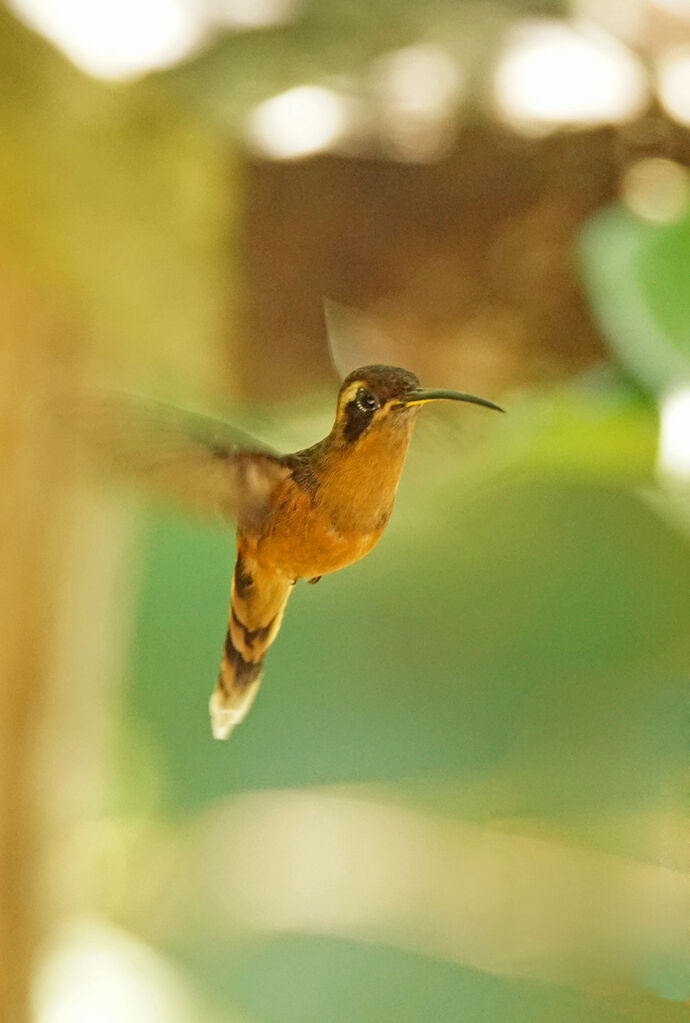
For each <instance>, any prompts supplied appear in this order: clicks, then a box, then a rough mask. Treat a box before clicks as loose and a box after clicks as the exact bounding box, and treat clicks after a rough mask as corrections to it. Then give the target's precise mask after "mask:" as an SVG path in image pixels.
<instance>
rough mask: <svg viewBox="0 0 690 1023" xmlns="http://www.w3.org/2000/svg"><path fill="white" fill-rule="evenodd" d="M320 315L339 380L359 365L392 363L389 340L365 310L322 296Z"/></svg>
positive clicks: (392, 354)
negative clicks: (321, 314)
mask: <svg viewBox="0 0 690 1023" xmlns="http://www.w3.org/2000/svg"><path fill="white" fill-rule="evenodd" d="M323 315H324V319H325V321H326V336H327V338H328V350H329V352H330V354H331V362H332V363H333V365H334V366H335V369H336V372H337V373H338V376H339V377H340V379H341V380H344V379H345V377H346V376H347V375H348V373H351V372H352V370H353V369H359V367H360V366H371V365H372V363H382V364H383V365H386V366H391V365H395V362H396V360H395V356H394V352H393V349H392V346H391V344H390V342H389V341H388V340H387V339H386V337H385V336H384V334H383V332H382V331H381V330H380V329H379V327H378V326H377V324H376V323H375V322H374V320H373V319H371V318H370V317H369V316H367V315H366V313H363V312H361V311H360V310H359V309H354V308H353V307H352V306H349V305H341V304H340V303H339V302H334V301H333V300H332V299H330V298H324V300H323Z"/></svg>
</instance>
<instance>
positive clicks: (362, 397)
mask: <svg viewBox="0 0 690 1023" xmlns="http://www.w3.org/2000/svg"><path fill="white" fill-rule="evenodd" d="M355 402H356V403H357V408H358V409H360V410H361V411H362V412H375V411H376V409H377V408H378V407H379V400H378V398H377V397H376V395H375V394H372V393H371V391H367V389H366V387H360V389H359V390H358V391H357V395H356V397H355Z"/></svg>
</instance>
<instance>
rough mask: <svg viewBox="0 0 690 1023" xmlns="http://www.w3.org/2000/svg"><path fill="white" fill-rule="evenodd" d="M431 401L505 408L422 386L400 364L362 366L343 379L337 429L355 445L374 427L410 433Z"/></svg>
mask: <svg viewBox="0 0 690 1023" xmlns="http://www.w3.org/2000/svg"><path fill="white" fill-rule="evenodd" d="M429 401H469V402H472V404H474V405H483V406H484V407H485V408H491V409H495V410H496V411H497V412H502V411H503V409H502V408H500V406H498V405H494V403H493V402H492V401H487V399H486V398H478V397H476V396H475V395H474V394H464V393H463V392H462V391H448V390H432V389H429V388H424V387H420V384H419V380H418V379H417V377H416V376H415V375H414V373H411V372H410V371H409V370H406V369H401V368H400V366H362V367H361V368H360V369H356V370H353V372H352V373H350V374H348V376H346V377H345V379H344V380H343V382H342V385H341V387H340V393H339V394H338V408H337V411H336V419H335V427H334V431H335V432H336V434H337V435H338V439H339V440H340V441H341V442H344V443H345V444H354V443H355V442H356V441H357V440H359V438H360V437H363V436H364V435H365V434H366V433H369V432H370V431H373V430H376V431H378V430H384V429H387V430H397V429H400V430H404V431H405V432H407V433H409V429H410V426H411V423H412V420H413V419H414V417H415V416H416V414H417V412H418V411H419V409H420V407H421V406H422V405H424V404H426V402H429Z"/></svg>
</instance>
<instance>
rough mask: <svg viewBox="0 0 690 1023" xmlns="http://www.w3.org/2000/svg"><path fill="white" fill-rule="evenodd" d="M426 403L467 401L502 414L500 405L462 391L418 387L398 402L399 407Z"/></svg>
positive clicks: (502, 410)
mask: <svg viewBox="0 0 690 1023" xmlns="http://www.w3.org/2000/svg"><path fill="white" fill-rule="evenodd" d="M427 401H469V402H471V403H472V404H473V405H483V406H484V408H492V409H495V411H496V412H504V411H505V410H504V409H502V408H501V406H500V405H495V404H494V403H493V401H489V400H488V398H478V397H477V395H476V394H465V393H464V392H463V391H445V390H431V389H430V388H426V387H419V388H417V390H415V391H410V392H409V393H408V394H407V395H406V396H405V398H404V399H403V400H402V401H401V402H400V405H402V406H405V407H407V406H408V405H424V404H425V403H426V402H427Z"/></svg>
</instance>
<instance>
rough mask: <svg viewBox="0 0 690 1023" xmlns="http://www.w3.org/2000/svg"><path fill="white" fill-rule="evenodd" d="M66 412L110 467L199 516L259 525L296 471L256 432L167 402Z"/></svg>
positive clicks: (90, 405) (131, 400)
mask: <svg viewBox="0 0 690 1023" xmlns="http://www.w3.org/2000/svg"><path fill="white" fill-rule="evenodd" d="M64 411H65V413H66V416H65V418H67V419H68V420H69V422H70V424H71V425H72V426H73V427H75V428H76V430H77V432H78V434H79V435H80V437H81V438H82V439H83V440H84V441H85V443H86V445H87V447H88V448H89V449H90V451H91V452H92V453H93V454H95V455H96V456H97V457H98V458H99V459H100V460H101V461H102V462H104V463H105V464H108V465H110V466H112V467H114V468H116V469H117V470H118V471H121V472H124V473H126V474H128V475H129V476H131V477H134V478H136V479H137V480H138V481H140V482H142V483H144V484H145V485H146V486H148V487H152V488H153V489H155V490H156V491H158V492H159V493H162V494H163V495H164V496H167V497H172V498H174V499H176V500H178V501H182V502H183V503H184V504H185V505H187V506H188V507H189V506H191V507H192V508H193V509H194V510H195V511H200V512H210V511H214V512H216V513H218V514H220V515H222V516H224V517H231V518H235V519H238V520H239V521H241V522H243V523H257V522H259V521H260V520H261V519H262V518H263V517H264V515H265V514H266V513H267V511H268V509H269V507H270V498H271V495H272V493H273V491H274V488H275V486H276V485H277V484H278V483H279V482H280V481H281V480H284V479H286V478H287V477H288V476H289V475H290V473H291V468H290V466H289V464H288V463H287V459H284V458H283V457H282V456H281V455H279V454H277V453H276V452H274V451H272V450H271V449H270V448H268V447H266V446H264V445H263V444H261V442H260V441H258V440H255V439H254V438H253V437H251V436H250V435H249V434H246V433H243V432H242V431H240V430H236V429H235V428H234V427H232V426H230V425H229V424H227V423H224V422H222V421H221V420H215V419H212V418H209V417H206V416H201V415H197V414H196V413H192V412H185V411H182V410H181V409H177V408H173V407H171V406H169V405H164V404H161V403H159V402H152V401H147V400H144V399H140V398H136V397H133V396H129V395H114V394H103V395H99V396H97V397H93V398H83V399H80V400H79V401H78V402H77V403H75V404H74V405H71V406H69V407H65V409H64Z"/></svg>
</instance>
